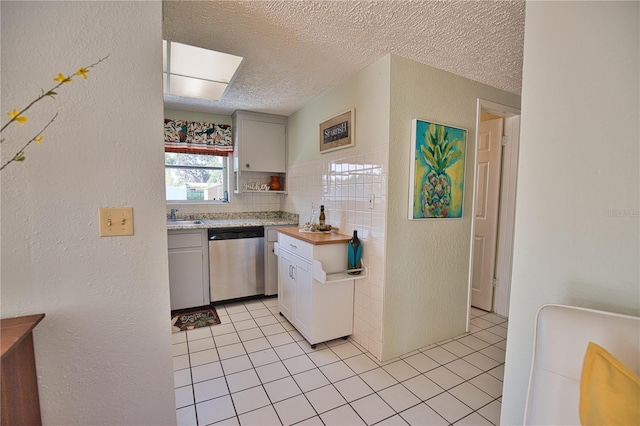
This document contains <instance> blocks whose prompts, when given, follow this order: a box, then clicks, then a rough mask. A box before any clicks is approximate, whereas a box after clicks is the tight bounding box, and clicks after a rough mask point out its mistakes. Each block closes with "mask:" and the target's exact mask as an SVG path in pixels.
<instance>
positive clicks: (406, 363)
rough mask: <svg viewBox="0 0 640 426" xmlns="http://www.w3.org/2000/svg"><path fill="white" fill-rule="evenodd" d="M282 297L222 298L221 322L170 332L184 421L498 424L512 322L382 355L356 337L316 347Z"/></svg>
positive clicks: (492, 322)
mask: <svg viewBox="0 0 640 426" xmlns="http://www.w3.org/2000/svg"><path fill="white" fill-rule="evenodd" d="M277 305H278V300H277V299H276V298H264V299H258V300H251V301H247V302H244V303H234V304H228V305H224V306H216V310H217V312H218V315H219V316H220V319H221V321H222V323H221V324H219V325H215V326H212V327H204V328H198V329H195V330H191V331H186V332H179V333H174V334H173V369H174V378H175V394H176V405H177V407H176V409H177V418H178V424H179V425H201V426H202V425H209V424H224V425H292V424H300V425H322V424H324V425H365V424H366V425H374V424H375V425H407V424H408V425H451V424H455V425H497V424H499V423H500V405H501V401H502V378H503V374H504V356H505V346H506V336H507V320H506V319H505V318H502V317H500V316H498V315H495V314H491V313H487V312H484V311H480V310H477V309H472V314H471V317H472V319H471V332H470V333H466V334H464V335H462V336H459V337H456V338H454V339H449V340H446V341H443V342H440V343H438V344H435V345H431V346H428V347H425V348H421V349H420V350H416V351H413V352H411V353H408V354H405V355H403V356H401V357H399V358H394V359H392V360H389V361H387V362H384V363H380V362H379V361H378V360H377V359H375V358H374V357H373V356H372V355H371V354H369V353H367V352H366V351H365V350H363V349H362V348H361V347H360V346H359V345H358V344H357V343H355V342H353V341H351V339H348V340H343V339H337V340H333V341H330V342H326V343H321V344H318V345H317V347H316V348H315V349H311V346H310V345H309V344H308V343H307V342H306V341H305V340H304V338H303V337H302V336H301V335H300V334H299V333H298V332H297V331H296V330H295V328H294V327H293V326H292V325H291V324H290V323H289V322H288V321H287V320H286V319H285V318H284V317H282V316H280V315H279V312H278V307H277Z"/></svg>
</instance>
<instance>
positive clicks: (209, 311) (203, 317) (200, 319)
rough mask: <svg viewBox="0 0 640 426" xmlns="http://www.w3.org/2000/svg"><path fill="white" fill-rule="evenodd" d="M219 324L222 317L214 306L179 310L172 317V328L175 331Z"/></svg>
mask: <svg viewBox="0 0 640 426" xmlns="http://www.w3.org/2000/svg"><path fill="white" fill-rule="evenodd" d="M217 324H220V317H218V313H217V312H216V309H215V308H214V307H210V308H204V309H202V308H199V309H194V310H191V311H185V312H179V313H175V314H172V317H171V330H172V331H173V332H174V333H175V332H178V331H185V330H193V329H194V328H198V327H207V326H210V325H217Z"/></svg>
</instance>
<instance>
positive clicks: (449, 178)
mask: <svg viewBox="0 0 640 426" xmlns="http://www.w3.org/2000/svg"><path fill="white" fill-rule="evenodd" d="M466 136H467V131H466V130H464V129H458V128H455V127H449V126H445V125H442V124H435V123H429V122H426V121H421V120H414V126H413V137H412V143H413V150H412V151H413V154H414V155H413V158H412V160H413V162H414V164H412V186H413V199H412V200H410V203H411V204H412V205H411V207H410V216H409V218H410V219H426V218H459V217H462V194H463V185H464V153H465V146H466Z"/></svg>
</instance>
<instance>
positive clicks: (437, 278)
mask: <svg viewBox="0 0 640 426" xmlns="http://www.w3.org/2000/svg"><path fill="white" fill-rule="evenodd" d="M390 96H391V102H390V103H391V105H390V111H391V112H390V133H389V134H390V138H389V178H388V180H389V183H388V190H387V194H388V200H387V205H388V209H387V218H386V219H387V249H386V271H385V272H386V273H385V286H384V288H385V294H384V328H383V341H384V345H383V351H382V357H383V359H388V358H391V357H394V356H397V355H400V354H403V353H406V352H409V351H411V350H413V349H417V348H419V347H423V346H427V345H429V344H431V343H435V342H437V341H440V340H443V339H446V338H450V337H454V336H456V335H460V334H462V333H464V331H465V328H466V324H467V303H468V291H469V253H470V240H471V237H470V232H471V206H472V203H473V179H474V176H473V165H474V161H475V158H474V152H475V149H474V146H475V142H474V141H475V130H474V129H475V121H476V109H477V108H476V100H477V98H482V99H485V100H488V101H492V102H496V103H499V104H503V105H506V106H510V107H514V108H518V107H519V103H520V98H519V96H517V95H514V94H510V93H507V92H504V91H501V90H498V89H494V88H492V87H489V86H486V85H483V84H480V83H477V82H474V81H471V80H468V79H466V78H463V77H459V76H456V75H454V74H451V73H448V72H445V71H441V70H437V69H435V68H432V67H429V66H427V65H423V64H420V63H418V62H415V61H412V60H409V59H405V58H401V57H398V56H392V61H391V94H390ZM414 118H419V119H423V120H433V121H435V122H439V123H444V124H450V125H452V126H456V127H462V128H465V129H467V130H468V134H467V152H466V163H465V168H466V175H465V185H464V206H463V218H462V219H447V220H418V221H410V220H408V219H407V209H408V203H409V201H408V197H409V164H410V140H411V120H412V119H414Z"/></svg>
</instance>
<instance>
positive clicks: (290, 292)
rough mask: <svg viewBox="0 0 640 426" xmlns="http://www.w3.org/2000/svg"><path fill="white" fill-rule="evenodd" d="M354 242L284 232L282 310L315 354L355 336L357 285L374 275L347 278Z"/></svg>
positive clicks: (280, 285) (333, 236)
mask: <svg viewBox="0 0 640 426" xmlns="http://www.w3.org/2000/svg"><path fill="white" fill-rule="evenodd" d="M350 238H351V237H349V236H348V235H342V234H336V233H331V234H325V233H304V232H300V231H299V230H298V229H296V228H279V229H278V243H277V244H276V246H275V247H274V252H275V253H276V255H277V256H278V309H279V310H280V314H281V315H284V316H285V318H287V319H288V320H289V322H291V324H293V326H294V327H295V328H296V329H297V330H298V331H299V332H300V334H302V336H304V338H305V339H307V341H308V342H309V344H310V345H311V347H312V348H315V346H316V344H317V343H321V342H325V341H327V340H332V339H336V338H339V337H343V338H347V337H348V336H349V335H351V334H353V298H354V281H355V280H358V279H364V278H367V276H368V269H367V267H366V266H363V268H362V269H361V272H360V275H350V274H348V273H347V271H346V269H347V242H348V241H349V239H350Z"/></svg>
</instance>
